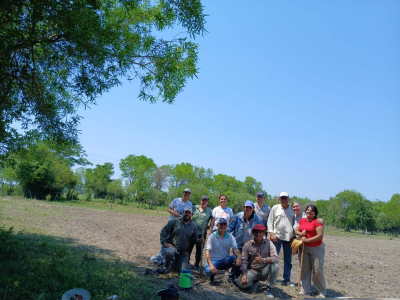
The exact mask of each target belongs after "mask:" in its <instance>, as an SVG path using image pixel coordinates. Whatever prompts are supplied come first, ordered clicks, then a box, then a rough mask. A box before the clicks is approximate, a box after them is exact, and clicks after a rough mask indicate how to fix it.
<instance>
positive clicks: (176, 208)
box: [150, 188, 192, 265]
mask: <svg viewBox="0 0 400 300" xmlns="http://www.w3.org/2000/svg"><path fill="white" fill-rule="evenodd" d="M191 193H192V191H191V190H190V189H189V188H185V189H184V190H183V193H182V197H181V198H175V199H174V200H172V202H171V203H170V205H169V206H168V209H167V211H168V212H169V213H170V216H169V219H168V221H171V220H175V219H179V218H181V217H182V216H183V209H184V208H185V207H186V206H188V207H192V202H190V200H189V198H190V195H191ZM163 252H164V249H163V247H162V246H161V249H160V252H159V253H158V255H155V256H152V257H151V258H150V261H153V262H156V263H157V264H159V265H161V264H163V263H164V256H163Z"/></svg>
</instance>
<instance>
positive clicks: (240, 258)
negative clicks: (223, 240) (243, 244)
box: [233, 248, 242, 266]
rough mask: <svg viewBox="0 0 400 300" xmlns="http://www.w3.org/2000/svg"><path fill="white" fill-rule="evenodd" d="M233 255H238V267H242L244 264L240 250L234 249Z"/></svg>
mask: <svg viewBox="0 0 400 300" xmlns="http://www.w3.org/2000/svg"><path fill="white" fill-rule="evenodd" d="M233 254H235V255H236V265H237V266H240V265H241V264H242V254H241V253H240V251H239V249H237V248H236V249H233Z"/></svg>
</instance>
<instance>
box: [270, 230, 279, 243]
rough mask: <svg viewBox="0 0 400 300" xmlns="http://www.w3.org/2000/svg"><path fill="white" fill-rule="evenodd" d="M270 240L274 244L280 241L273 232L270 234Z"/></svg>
mask: <svg viewBox="0 0 400 300" xmlns="http://www.w3.org/2000/svg"><path fill="white" fill-rule="evenodd" d="M269 239H270V240H271V241H272V242H274V243H277V242H278V239H277V238H276V235H275V233H273V232H271V233H270V234H269Z"/></svg>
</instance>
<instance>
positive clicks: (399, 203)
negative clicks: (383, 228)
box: [382, 194, 400, 233]
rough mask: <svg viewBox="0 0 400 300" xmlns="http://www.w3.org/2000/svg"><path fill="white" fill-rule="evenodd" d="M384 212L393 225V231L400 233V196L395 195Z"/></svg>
mask: <svg viewBox="0 0 400 300" xmlns="http://www.w3.org/2000/svg"><path fill="white" fill-rule="evenodd" d="M382 211H383V212H384V213H385V214H386V216H387V218H388V221H389V222H390V223H391V225H392V229H393V231H396V232H399V233H400V194H394V195H393V196H392V198H391V199H390V200H389V201H388V202H387V203H386V205H385V206H384V207H383V208H382Z"/></svg>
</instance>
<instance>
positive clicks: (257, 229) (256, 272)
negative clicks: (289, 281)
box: [237, 225, 279, 298]
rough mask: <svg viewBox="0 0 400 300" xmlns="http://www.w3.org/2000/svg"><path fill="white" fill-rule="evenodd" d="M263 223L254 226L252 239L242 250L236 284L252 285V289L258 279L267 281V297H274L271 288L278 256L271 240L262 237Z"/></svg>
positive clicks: (263, 233)
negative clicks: (240, 273) (239, 271)
mask: <svg viewBox="0 0 400 300" xmlns="http://www.w3.org/2000/svg"><path fill="white" fill-rule="evenodd" d="M266 230H267V229H266V228H265V226H264V225H256V226H254V228H253V230H252V233H253V235H254V239H252V240H251V241H248V242H247V243H246V244H245V245H244V247H243V251H242V265H241V267H240V270H241V271H242V275H240V277H239V279H238V282H237V285H238V286H239V287H240V288H242V289H245V288H249V287H251V286H253V291H256V290H257V286H258V282H259V281H260V280H262V281H264V280H266V281H267V290H266V291H265V294H266V296H267V298H274V296H273V295H272V288H273V287H274V284H275V281H276V278H278V273H279V265H278V263H279V258H278V253H277V252H276V249H275V246H274V244H273V243H272V242H271V241H268V240H266V239H264V235H265V232H266Z"/></svg>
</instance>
